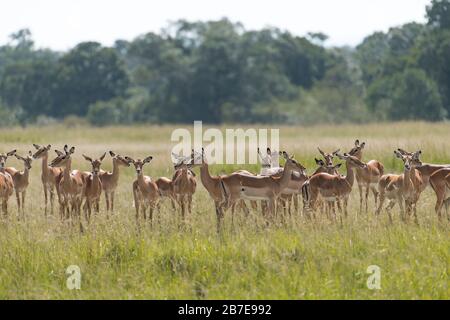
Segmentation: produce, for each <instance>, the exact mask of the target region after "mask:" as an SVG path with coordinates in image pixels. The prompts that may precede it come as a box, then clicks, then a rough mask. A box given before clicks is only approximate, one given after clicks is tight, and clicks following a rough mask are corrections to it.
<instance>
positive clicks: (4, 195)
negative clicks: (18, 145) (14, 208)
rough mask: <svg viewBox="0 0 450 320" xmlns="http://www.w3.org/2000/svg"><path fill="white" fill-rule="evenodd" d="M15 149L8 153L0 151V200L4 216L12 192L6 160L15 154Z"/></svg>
mask: <svg viewBox="0 0 450 320" xmlns="http://www.w3.org/2000/svg"><path fill="white" fill-rule="evenodd" d="M15 154H16V150H13V151H10V152H8V153H6V154H5V153H0V200H1V202H2V211H3V214H4V215H5V216H7V215H8V200H9V197H11V196H12V194H13V192H14V182H13V179H12V177H11V175H10V174H9V173H8V172H7V171H6V170H5V169H6V160H7V159H8V158H9V157H11V156H13V155H15Z"/></svg>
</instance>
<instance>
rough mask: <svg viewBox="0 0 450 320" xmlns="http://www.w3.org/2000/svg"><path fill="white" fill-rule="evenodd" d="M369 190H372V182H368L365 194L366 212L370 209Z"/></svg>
mask: <svg viewBox="0 0 450 320" xmlns="http://www.w3.org/2000/svg"><path fill="white" fill-rule="evenodd" d="M369 191H370V184H367V186H366V195H365V199H364V201H365V205H366V214H367V212H368V211H369V204H368V203H369Z"/></svg>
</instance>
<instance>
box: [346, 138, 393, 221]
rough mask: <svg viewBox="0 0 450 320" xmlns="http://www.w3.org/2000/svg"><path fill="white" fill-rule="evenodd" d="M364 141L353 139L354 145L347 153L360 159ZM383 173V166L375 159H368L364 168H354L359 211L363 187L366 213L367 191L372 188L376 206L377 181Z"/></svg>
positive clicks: (361, 204) (361, 203) (360, 209)
mask: <svg viewBox="0 0 450 320" xmlns="http://www.w3.org/2000/svg"><path fill="white" fill-rule="evenodd" d="M365 145H366V143H365V142H363V143H359V140H356V141H355V146H354V147H353V149H352V150H350V152H349V153H348V154H349V155H351V156H354V157H356V158H358V160H361V159H362V150H363V149H364V147H365ZM383 174H384V166H383V165H382V164H381V162H379V161H377V160H370V161H369V162H367V163H366V166H365V167H364V168H357V169H356V181H357V182H358V189H359V211H360V212H362V206H363V187H365V188H366V192H365V198H364V199H365V208H366V213H367V211H368V203H367V202H368V198H369V191H370V190H372V193H373V196H374V199H375V208H376V207H377V201H378V190H377V186H378V182H379V180H380V178H381V176H382V175H383Z"/></svg>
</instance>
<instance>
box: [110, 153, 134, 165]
mask: <svg viewBox="0 0 450 320" xmlns="http://www.w3.org/2000/svg"><path fill="white" fill-rule="evenodd" d="M109 155H110V156H111V158H112V159H113V162H115V163H116V164H118V165H119V166H123V167H129V166H130V163H129V162H128V161H127V160H126V159H125V158H124V157H122V156H121V155H120V154H116V153H114V152H113V151H110V152H109Z"/></svg>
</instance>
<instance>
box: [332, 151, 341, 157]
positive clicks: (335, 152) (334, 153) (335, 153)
mask: <svg viewBox="0 0 450 320" xmlns="http://www.w3.org/2000/svg"><path fill="white" fill-rule="evenodd" d="M339 151H341V149H337V150H336V151H334V152H333V156H335V155H337V154H338V153H339Z"/></svg>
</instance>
